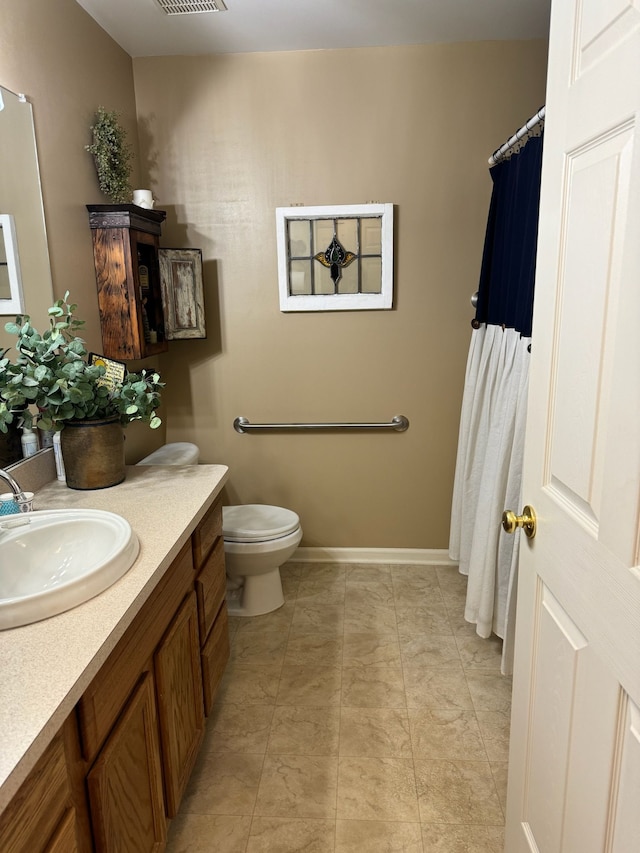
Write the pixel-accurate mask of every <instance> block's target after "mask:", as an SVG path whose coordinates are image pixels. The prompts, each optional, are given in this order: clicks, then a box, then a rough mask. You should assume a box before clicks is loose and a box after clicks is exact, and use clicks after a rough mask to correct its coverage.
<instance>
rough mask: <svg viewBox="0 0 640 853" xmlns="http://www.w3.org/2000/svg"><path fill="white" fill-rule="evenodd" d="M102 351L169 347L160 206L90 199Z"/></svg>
mask: <svg viewBox="0 0 640 853" xmlns="http://www.w3.org/2000/svg"><path fill="white" fill-rule="evenodd" d="M87 210H88V211H89V225H90V227H91V233H92V236H93V259H94V265H95V271H96V285H97V287H98V306H99V308H100V324H101V327H102V349H103V355H106V356H107V357H108V358H114V359H119V360H122V361H127V360H131V359H140V358H148V357H149V356H153V355H157V354H158V353H160V352H165V351H166V350H167V349H168V344H167V337H166V332H165V319H164V311H163V307H162V289H161V286H160V267H159V261H158V249H159V241H160V234H161V224H162V222H163V221H164V219H165V217H166V213H165V211H164V210H147V209H145V208H142V207H138V206H137V205H135V204H122V205H114V204H88V205H87Z"/></svg>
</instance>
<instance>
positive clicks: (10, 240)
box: [0, 213, 25, 316]
mask: <svg viewBox="0 0 640 853" xmlns="http://www.w3.org/2000/svg"><path fill="white" fill-rule="evenodd" d="M0 241H1V242H2V245H1V246H0V256H1V257H0V266H1V267H2V268H3V269H6V272H7V277H8V280H9V296H8V297H2V295H1V294H0V316H16V315H18V314H24V310H25V308H24V293H23V289H22V276H21V274H20V258H19V255H18V241H17V238H16V226H15V222H14V219H13V216H12V215H11V214H10V213H0Z"/></svg>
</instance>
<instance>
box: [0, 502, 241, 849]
mask: <svg viewBox="0 0 640 853" xmlns="http://www.w3.org/2000/svg"><path fill="white" fill-rule="evenodd" d="M221 512H222V511H221V505H220V502H218V503H216V504H215V505H214V506H213V507H212V508H211V509H210V510H209V511H208V513H207V514H206V515H205V517H204V518H203V520H202V521H201V523H200V524H199V525H198V527H197V528H196V529H195V531H194V533H193V534H192V537H191V539H190V540H189V541H187V542H186V543H185V544H184V546H183V547H182V549H181V550H180V552H179V554H178V556H177V557H176V558H175V560H174V561H173V563H172V565H171V566H170V567H169V569H168V570H167V571H166V572H165V574H164V576H163V578H162V580H161V581H160V582H159V584H158V586H157V587H156V589H155V590H154V591H153V593H152V594H151V596H150V597H149V599H148V600H147V602H146V603H145V605H144V606H143V608H142V609H141V611H140V613H139V614H138V616H137V617H136V619H135V620H134V621H133V623H132V624H131V625H130V627H129V628H128V629H127V631H126V632H125V633H124V635H123V637H122V638H121V639H120V641H119V642H118V644H117V645H116V647H115V649H114V650H113V651H112V652H111V654H110V655H109V658H108V659H107V661H106V662H105V663H104V665H103V666H102V668H101V670H100V672H99V673H98V675H97V676H96V677H95V679H94V680H93V682H92V683H91V684H90V686H89V687H88V689H87V690H86V691H85V692H84V694H83V696H82V698H81V699H80V702H79V703H78V705H77V708H76V710H77V716H78V724H79V730H80V740H81V744H82V753H83V757H84V759H85V761H86V766H87V768H88V772H87V791H88V798H89V811H90V815H91V824H92V827H93V836H94V844H95V850H96V853H111V851H118V853H121V851H131V853H152V851H153V852H155V851H160V850H162V849H164V844H165V841H166V833H167V824H168V821H169V820H170V819H171V818H173V817H174V816H175V815H176V814H177V812H178V810H179V807H180V802H181V800H182V797H183V795H184V792H185V789H186V787H187V783H188V781H189V777H190V775H191V771H192V770H193V766H194V764H195V761H196V758H197V755H198V750H199V748H200V745H201V743H202V738H203V736H204V727H205V697H207V701H208V705H207V707H208V708H210V707H211V706H212V704H213V697H214V696H215V691H216V689H217V686H218V684H219V681H220V678H221V677H222V673H223V672H224V667H225V665H226V661H227V659H228V656H229V641H228V628H227V622H226V608H225V607H224V591H225V578H226V575H225V570H224V550H222V551H220V550H219V547H220V545H221V544H222V541H223V540H222V522H221V518H222V515H221ZM203 548H204V550H203ZM217 549H218V550H217ZM201 614H203V615H201ZM203 628H204V630H206V633H202V630H203ZM205 648H206V650H207V651H206V655H205V652H204V649H205ZM205 657H206V667H204V669H203V661H204V659H205ZM0 849H1V848H0Z"/></svg>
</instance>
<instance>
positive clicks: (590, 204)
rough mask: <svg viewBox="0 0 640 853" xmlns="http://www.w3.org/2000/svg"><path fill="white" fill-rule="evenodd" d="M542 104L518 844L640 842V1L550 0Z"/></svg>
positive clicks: (515, 717)
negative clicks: (533, 529)
mask: <svg viewBox="0 0 640 853" xmlns="http://www.w3.org/2000/svg"><path fill="white" fill-rule="evenodd" d="M546 106H547V121H546V126H545V141H544V157H543V170H542V193H541V204H540V226H539V241H538V263H537V278H536V304H535V310H534V325H533V335H532V341H533V343H532V359H531V385H530V396H529V416H528V421H527V438H526V449H525V470H524V480H523V500H524V502H525V503H527V504H531V505H532V506H533V508H534V510H535V511H536V513H537V517H538V525H537V535H536V538H535V539H533V540H529V539H526V538H525V537H524V536H523V532H522V531H519V532H518V533H517V534H516V535H518V536H520V537H521V543H520V578H519V588H518V614H517V623H516V625H517V627H516V659H515V671H514V697H513V714H512V731H511V753H510V764H509V793H508V801H507V830H506V847H505V850H506V851H507V853H525V851H526V853H529V851H537V853H638V851H640V567H639V563H640V533H639V530H640V524H639V520H640V0H554V2H553V5H552V19H551V39H550V54H549V81H548V90H547V104H546ZM511 509H516V508H514V507H511ZM520 509H521V508H518V510H520Z"/></svg>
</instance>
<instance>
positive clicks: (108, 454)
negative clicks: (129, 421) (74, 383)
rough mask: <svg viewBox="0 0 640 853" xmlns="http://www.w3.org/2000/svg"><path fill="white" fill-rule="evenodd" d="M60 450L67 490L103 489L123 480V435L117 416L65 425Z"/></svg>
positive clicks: (70, 422) (61, 434)
mask: <svg viewBox="0 0 640 853" xmlns="http://www.w3.org/2000/svg"><path fill="white" fill-rule="evenodd" d="M60 448H61V450H62V458H63V460H64V467H65V472H66V475H67V486H69V488H70V489H107V488H109V486H117V485H118V483H121V482H122V481H123V480H124V477H125V467H124V433H123V431H122V426H121V424H120V421H119V419H118V417H117V416H115V417H111V418H103V419H96V420H86V421H67V422H66V423H65V425H64V429H63V430H62V432H61V433H60Z"/></svg>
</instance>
